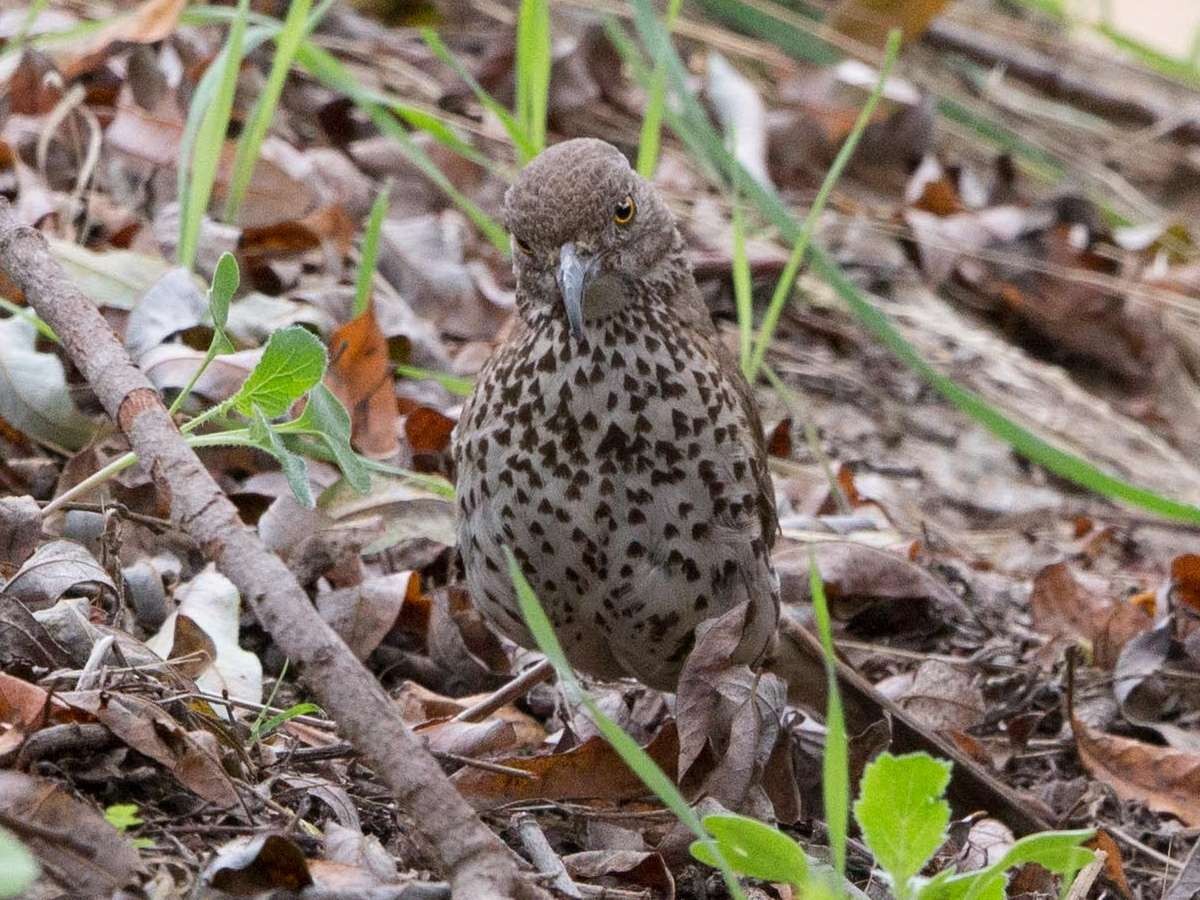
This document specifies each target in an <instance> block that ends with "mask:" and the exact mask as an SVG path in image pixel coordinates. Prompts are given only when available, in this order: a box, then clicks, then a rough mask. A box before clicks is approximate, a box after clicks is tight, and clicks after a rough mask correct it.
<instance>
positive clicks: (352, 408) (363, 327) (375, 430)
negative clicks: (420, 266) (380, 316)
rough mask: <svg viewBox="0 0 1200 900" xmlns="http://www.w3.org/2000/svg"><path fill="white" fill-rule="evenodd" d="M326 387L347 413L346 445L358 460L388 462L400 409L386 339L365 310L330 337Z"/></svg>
mask: <svg viewBox="0 0 1200 900" xmlns="http://www.w3.org/2000/svg"><path fill="white" fill-rule="evenodd" d="M329 352H330V362H329V371H328V372H327V373H326V375H325V383H326V385H328V387H329V389H330V390H331V391H333V393H334V394H336V395H337V398H338V399H339V400H341V401H342V405H344V406H345V407H346V409H347V410H349V412H350V423H351V443H353V444H354V446H355V447H356V448H357V449H358V450H359V451H360V452H362V453H363V454H365V455H367V456H371V457H375V458H382V457H388V456H391V455H393V454H394V453H395V452H396V451H397V449H399V446H400V442H399V440H398V438H397V437H396V425H397V422H398V419H399V407H398V406H397V404H396V388H395V382H394V379H393V377H392V364H391V360H390V359H389V358H388V350H387V339H386V338H385V337H384V336H383V332H381V331H380V330H379V325H378V324H377V323H376V322H375V314H374V313H373V312H372V311H371V310H370V309H369V308H368V309H367V311H366V312H364V313H363V314H362V315H360V316H359V317H358V318H356V319H353V320H351V321H350V322H347V323H346V324H345V325H343V326H341V327H340V328H338V329H337V331H335V332H334V333H333V334H331V335H330V336H329Z"/></svg>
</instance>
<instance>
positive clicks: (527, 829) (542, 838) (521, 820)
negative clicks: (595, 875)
mask: <svg viewBox="0 0 1200 900" xmlns="http://www.w3.org/2000/svg"><path fill="white" fill-rule="evenodd" d="M513 818H514V819H515V822H514V825H515V826H516V830H517V834H518V835H519V836H520V838H521V846H522V847H524V848H525V852H526V853H528V854H529V861H530V862H532V863H533V867H534V868H535V869H537V870H538V871H539V872H541V873H542V874H543V875H546V876H548V877H549V879H550V886H551V887H552V888H554V890H555V891H557V892H558V893H560V894H562V895H563V896H565V897H576V898H582V897H583V894H581V893H580V891H579V888H578V887H577V886H576V884H575V882H574V881H572V880H571V876H570V875H568V874H567V867H566V866H565V865H563V861H562V859H560V858H559V855H558V854H557V853H555V852H554V848H553V847H551V846H550V842H549V841H548V840H546V835H545V834H544V833H543V832H542V826H540V825H539V824H538V823H537V819H535V818H534V817H533V816H531V815H529V813H518V814H517V815H516V816H514V817H513Z"/></svg>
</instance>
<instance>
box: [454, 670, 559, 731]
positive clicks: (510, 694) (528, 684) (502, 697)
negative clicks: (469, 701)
mask: <svg viewBox="0 0 1200 900" xmlns="http://www.w3.org/2000/svg"><path fill="white" fill-rule="evenodd" d="M552 675H554V665H553V664H552V663H551V662H550V660H548V659H543V660H541V661H540V662H538V663H537V664H536V665H533V666H531V667H529V668H528V669H526V670H525V671H524V672H522V673H521V674H520V675H518V676H517V677H516V678H514V679H513V680H512V681H510V682H509V683H508V684H506V685H504V686H503V687H501V688H499V689H498V690H496V691H494V692H493V693H491V694H489V695H488V696H486V697H484V698H483V699H482V700H480V701H479V702H478V703H476V704H475V705H474V706H468V707H467V708H466V709H464V710H463V711H462V712H460V713H459V714H458V715H456V716H455V717H454V718H453V719H452V720H451V721H454V722H478V721H480V720H481V719H486V718H487V717H488V716H490V715H491V714H492V713H494V712H495V711H496V710H498V709H500V708H501V707H502V706H507V705H508V704H509V703H512V702H513V701H514V700H516V699H517V698H518V697H523V696H525V694H526V693H528V691H529V689H530V688H532V687H534V686H535V685H538V684H541V683H542V682H543V681H549V680H550V678H551V676H552Z"/></svg>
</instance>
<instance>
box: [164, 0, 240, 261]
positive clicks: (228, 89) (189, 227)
mask: <svg viewBox="0 0 1200 900" xmlns="http://www.w3.org/2000/svg"><path fill="white" fill-rule="evenodd" d="M249 10H250V0H239V2H238V16H237V17H236V18H235V19H234V20H233V23H232V24H231V25H230V26H229V37H228V39H227V40H226V41H225V49H224V50H223V51H222V52H221V56H220V57H218V59H217V61H216V62H214V63H213V65H214V66H219V67H220V68H219V70H218V71H220V73H221V75H220V80H219V81H218V82H217V87H216V92H215V96H214V97H213V100H212V103H211V104H208V105H207V107H206V108H205V109H204V112H203V115H202V117H201V119H200V126H199V129H198V131H197V133H196V144H195V151H194V153H193V156H192V171H191V176H190V177H189V178H188V187H187V190H186V192H185V193H184V194H183V196H182V197H181V199H180V234H179V264H180V265H181V266H183V267H184V268H185V269H188V270H189V271H190V270H191V269H192V267H193V266H194V265H195V263H196V249H197V245H198V243H199V241H200V225H201V223H202V222H203V220H204V214H205V212H207V210H208V201H209V198H211V197H212V189H213V184H214V183H215V182H216V180H217V169H218V167H219V166H220V164H221V151H222V149H223V148H224V146H225V133H226V131H227V130H228V129H229V116H230V114H231V113H232V112H233V98H234V94H235V92H236V90H237V78H238V71H239V69H241V65H242V55H243V50H244V48H243V41H244V39H245V36H246V14H247V13H248V12H249ZM192 105H193V108H194V107H195V106H196V99H195V98H193V100H192Z"/></svg>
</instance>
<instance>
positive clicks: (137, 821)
mask: <svg viewBox="0 0 1200 900" xmlns="http://www.w3.org/2000/svg"><path fill="white" fill-rule="evenodd" d="M104 819H105V821H107V822H108V824H109V825H111V826H112V827H113V828H115V829H117V831H119V832H121V834H124V833H125V832H127V831H128V830H129V829H130V828H137V827H138V826H139V825H144V824H145V822H143V821H142V817H141V816H139V815H138V808H137V804H136V803H114V804H113V805H112V806H107V807H105V809H104ZM130 843H132V844H133V846H134V848H135V849H137V850H147V849H149V848H151V847H153V846H154V841H152V840H150V838H143V837H135V838H131V839H130Z"/></svg>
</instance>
